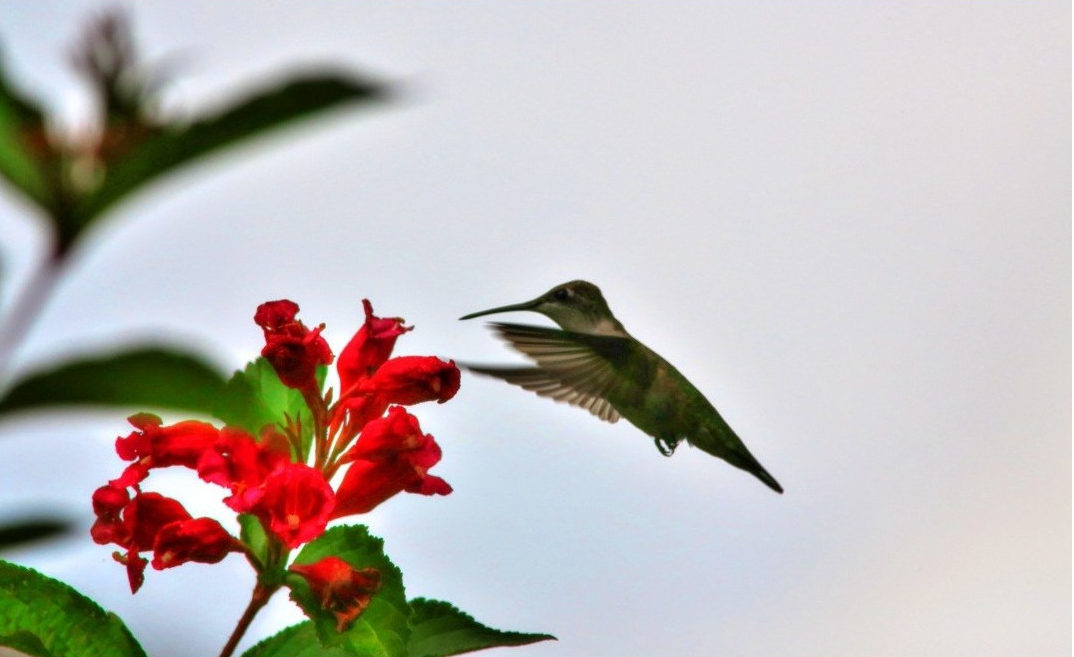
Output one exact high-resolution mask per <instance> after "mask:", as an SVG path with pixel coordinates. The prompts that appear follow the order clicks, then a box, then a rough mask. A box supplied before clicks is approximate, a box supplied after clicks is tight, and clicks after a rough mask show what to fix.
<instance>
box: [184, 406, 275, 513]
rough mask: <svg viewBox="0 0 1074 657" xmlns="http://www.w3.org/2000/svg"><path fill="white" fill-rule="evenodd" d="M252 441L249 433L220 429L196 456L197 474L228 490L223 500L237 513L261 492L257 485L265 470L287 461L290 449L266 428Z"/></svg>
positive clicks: (259, 484) (243, 510)
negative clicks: (205, 448) (217, 437)
mask: <svg viewBox="0 0 1074 657" xmlns="http://www.w3.org/2000/svg"><path fill="white" fill-rule="evenodd" d="M262 439H263V440H262V442H256V441H255V440H254V439H253V437H252V436H250V434H248V433H246V432H244V431H240V430H238V429H232V428H227V427H226V428H224V429H223V430H221V431H220V437H219V439H218V440H217V441H216V443H215V444H213V446H212V448H211V449H207V450H205V451H204V452H203V453H202V455H201V458H199V459H198V466H197V469H198V476H200V477H201V478H202V479H204V480H205V481H208V482H210V483H213V484H219V485H220V486H224V487H226V488H229V489H230V490H231V496H230V497H227V498H225V499H224V503H225V504H227V505H228V506H229V507H231V508H232V509H234V510H236V511H239V512H240V513H241V512H245V511H249V510H250V508H251V506H252V505H253V504H254V502H255V501H256V499H257V498H258V497H260V495H261V493H260V492H259V491H258V487H259V486H261V484H262V483H263V482H264V481H265V478H266V477H268V475H269V473H271V472H272V471H273V470H275V469H276V468H278V467H281V466H282V465H284V464H286V463H290V461H291V453H290V448H289V447H288V446H287V445H286V444H283V445H281V444H280V442H279V440H277V439H276V437H275V432H274V431H272V430H269V431H267V432H265V433H264V434H263V435H262Z"/></svg>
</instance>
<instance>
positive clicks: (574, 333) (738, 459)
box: [459, 281, 783, 493]
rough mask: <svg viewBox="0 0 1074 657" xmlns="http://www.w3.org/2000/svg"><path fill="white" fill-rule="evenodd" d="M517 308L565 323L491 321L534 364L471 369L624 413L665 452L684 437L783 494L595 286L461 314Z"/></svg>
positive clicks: (604, 412)
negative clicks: (619, 317) (548, 325)
mask: <svg viewBox="0 0 1074 657" xmlns="http://www.w3.org/2000/svg"><path fill="white" fill-rule="evenodd" d="M517 310H529V311H533V312H538V313H541V314H542V315H545V316H546V317H548V318H550V319H551V320H552V321H554V322H555V323H556V324H558V325H559V326H560V328H559V329H554V328H546V327H542V326H529V325H525V324H510V323H506V322H493V323H491V324H490V326H491V327H492V328H493V329H494V330H495V331H496V332H497V333H498V334H499V335H500V337H502V338H503V339H504V340H506V341H507V342H508V343H510V345H511V346H512V347H514V348H515V349H517V350H518V351H520V352H521V353H522V354H524V355H526V356H527V357H529V358H530V359H531V360H533V361H534V362H535V364H536V365H535V366H527V367H499V366H485V365H467V366H466V367H467V369H469V370H470V371H472V372H476V373H477V374H484V375H487V376H492V377H496V378H498V379H503V380H504V381H506V382H508V383H511V384H514V385H516V386H519V387H522V388H525V389H526V390H530V391H533V392H535V393H537V394H538V395H541V396H542V397H550V398H552V399H554V400H556V401H563V402H567V403H569V404H573V405H574V406H579V407H581V408H584V409H586V410H587V411H589V412H590V413H592V414H593V415H596V416H597V417H598V418H600V419H601V420H604V421H606V422H616V421H618V420H619V418H620V417H624V418H626V419H627V420H628V421H629V422H630V423H631V424H633V425H634V426H636V427H637V428H639V429H641V430H642V431H644V432H645V433H647V434H649V435H650V436H652V437H653V439H654V442H655V443H656V448H657V449H658V450H659V451H660V453H661V454H663V455H664V456H671V454H672V452H674V451H675V447H676V446H677V445H678V444H679V443H680V442H681V441H683V440H685V441H686V442H688V443H689V444H691V445H693V446H694V447H697V448H700V449H701V450H703V451H705V452H708V453H709V454H712V455H713V456H716V457H718V458H721V459H723V460H725V461H727V462H728V463H730V464H731V465H733V466H735V467H736V468H741V469H742V470H745V471H746V472H749V473H750V474H752V475H753V476H755V477H757V478H758V479H760V480H761V481H762V482H764V484H765V485H766V486H768V487H769V488H771V489H772V490H774V491H776V492H777V493H782V492H783V487H782V486H780V485H779V482H778V481H776V480H775V478H774V477H773V476H772V475H770V474H768V471H767V470H765V469H764V467H763V466H762V465H761V464H760V462H759V461H758V460H757V459H756V458H754V457H753V455H752V454H750V451H749V450H748V449H746V446H745V445H744V444H743V443H742V440H740V439H739V437H738V436H737V435H735V432H734V431H733V430H732V429H731V427H730V426H728V425H727V422H725V421H724V419H723V418H722V417H720V414H719V413H718V412H716V409H715V408H714V407H713V406H712V404H711V403H709V400H707V399H705V396H704V395H702V394H701V392H700V391H699V390H698V389H697V388H695V387H694V385H693V384H692V383H690V382H689V381H688V380H687V379H686V377H684V376H683V375H682V374H680V373H679V370H677V369H675V368H674V367H673V366H672V365H671V363H669V362H667V361H666V360H664V359H663V358H661V357H660V355H659V354H657V353H656V352H655V351H653V350H652V349H649V348H648V347H646V346H645V345H644V344H642V343H641V342H639V341H638V340H636V339H635V338H634V337H632V336H631V335H630V334H629V333H627V332H626V329H624V328H623V325H622V324H621V323H620V322H619V320H617V319H616V318H615V316H614V315H613V314H612V311H611V309H610V308H609V307H608V303H607V302H606V301H605V300H604V295H602V294H601V293H600V288H598V287H597V286H596V285H593V284H592V283H589V282H587V281H571V282H569V283H563V284H562V285H557V286H556V287H554V288H552V289H551V290H549V291H548V292H546V293H544V294H542V295H541V296H539V297H537V298H536V299H533V300H532V301H526V302H525V303H516V304H512V305H509V306H500V307H498V308H492V309H489V310H482V311H480V312H476V313H470V314H469V315H464V316H463V317H460V318H459V319H472V318H474V317H481V316H484V315H491V314H493V313H504V312H509V311H517Z"/></svg>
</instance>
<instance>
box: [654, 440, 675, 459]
mask: <svg viewBox="0 0 1074 657" xmlns="http://www.w3.org/2000/svg"><path fill="white" fill-rule="evenodd" d="M653 442H655V443H656V450H657V451H658V452H660V454H662V455H663V456H671V455H672V454H674V453H675V448H676V447H678V445H679V441H678V439H677V438H672V439H670V440H668V439H666V438H655V439H653Z"/></svg>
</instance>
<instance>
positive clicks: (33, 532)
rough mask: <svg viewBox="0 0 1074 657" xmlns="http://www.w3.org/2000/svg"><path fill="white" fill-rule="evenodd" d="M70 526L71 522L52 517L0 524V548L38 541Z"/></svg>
mask: <svg viewBox="0 0 1074 657" xmlns="http://www.w3.org/2000/svg"><path fill="white" fill-rule="evenodd" d="M70 528H71V523H68V522H64V521H62V520H56V519H54V518H34V519H32V520H20V521H18V522H15V523H12V524H9V525H7V526H0V550H3V549H5V548H9V547H12V546H15V545H19V544H21V543H29V542H31V541H38V540H41V539H43V538H49V537H52V536H56V535H58V534H62V533H64V532H66V531H67V530H69V529H70Z"/></svg>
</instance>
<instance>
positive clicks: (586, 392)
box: [468, 322, 635, 422]
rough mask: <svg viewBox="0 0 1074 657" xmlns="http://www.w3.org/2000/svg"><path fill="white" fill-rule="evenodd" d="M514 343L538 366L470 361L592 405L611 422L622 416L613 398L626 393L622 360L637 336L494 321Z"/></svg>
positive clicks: (563, 398)
mask: <svg viewBox="0 0 1074 657" xmlns="http://www.w3.org/2000/svg"><path fill="white" fill-rule="evenodd" d="M490 326H491V327H492V328H493V329H494V330H495V331H496V332H497V333H499V334H500V337H502V338H503V339H505V340H506V341H507V342H509V343H510V344H511V346H512V347H514V348H515V349H517V350H518V351H520V352H522V353H523V354H525V355H526V356H528V357H530V358H531V359H533V360H534V361H536V363H537V367H485V366H468V367H469V369H470V370H471V371H474V372H477V373H479V374H487V375H489V376H495V377H497V378H500V379H503V380H504V381H507V382H508V383H512V384H514V385H517V386H520V387H522V388H525V389H526V390H531V391H533V392H536V393H537V394H538V395H541V396H544V397H550V398H552V399H555V400H556V401H564V402H567V403H569V404H573V405H575V406H580V407H582V408H584V409H586V410H588V411H589V412H590V413H592V414H593V415H596V416H597V417H599V418H600V419H602V420H605V421H607V422H615V421H617V420H618V419H619V417H620V415H619V412H618V411H617V410H616V408H615V406H614V405H613V403H612V400H613V399H622V398H623V396H624V393H625V392H627V391H625V390H624V387H625V386H624V383H628V382H629V381H631V380H632V379H631V378H626V377H624V376H623V372H622V371H621V369H622V365H621V364H622V363H623V362H624V361H628V360H635V359H629V358H627V356H629V351H630V350H631V349H633V348H634V346H633V345H634V342H633V341H632V340H630V339H629V338H623V337H618V336H608V335H593V334H588V333H575V332H573V331H563V330H560V329H553V328H546V327H542V326H527V325H524V324H508V323H500V322H496V323H493V324H491V325H490Z"/></svg>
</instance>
